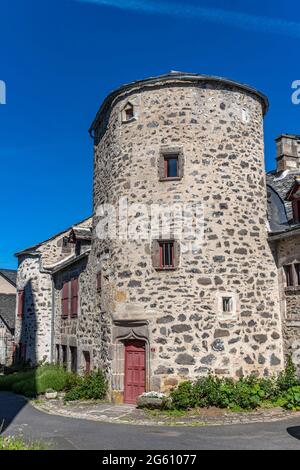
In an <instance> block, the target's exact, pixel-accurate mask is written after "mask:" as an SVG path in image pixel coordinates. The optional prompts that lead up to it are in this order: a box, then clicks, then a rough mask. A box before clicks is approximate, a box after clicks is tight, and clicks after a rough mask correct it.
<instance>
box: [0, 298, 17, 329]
mask: <svg viewBox="0 0 300 470" xmlns="http://www.w3.org/2000/svg"><path fill="white" fill-rule="evenodd" d="M15 315H16V296H15V295H14V294H0V317H1V318H2V320H3V321H4V323H5V324H6V325H7V327H8V328H9V330H10V331H11V332H12V331H13V330H14V328H15Z"/></svg>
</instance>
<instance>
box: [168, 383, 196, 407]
mask: <svg viewBox="0 0 300 470" xmlns="http://www.w3.org/2000/svg"><path fill="white" fill-rule="evenodd" d="M193 391H194V386H193V384H192V382H181V383H180V384H179V385H178V387H177V388H175V390H173V392H172V393H171V398H172V408H174V409H176V410H186V409H187V408H193V407H194V406H195V402H194V393H193Z"/></svg>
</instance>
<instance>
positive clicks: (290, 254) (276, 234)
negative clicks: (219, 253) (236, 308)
mask: <svg viewBox="0 0 300 470" xmlns="http://www.w3.org/2000/svg"><path fill="white" fill-rule="evenodd" d="M276 142H277V156H276V160H277V168H276V170H275V171H272V172H270V173H268V174H267V191H268V206H269V211H268V212H269V222H270V231H271V233H270V243H271V247H272V249H273V252H274V258H275V261H276V264H277V267H278V272H279V294H280V302H281V314H282V321H283V331H282V341H283V345H284V350H285V353H286V354H291V355H292V357H293V358H294V362H295V363H296V364H297V366H298V370H299V372H300V362H299V359H300V354H299V352H300V350H299V348H300V136H299V135H290V134H283V135H281V136H279V137H278V138H277V139H276Z"/></svg>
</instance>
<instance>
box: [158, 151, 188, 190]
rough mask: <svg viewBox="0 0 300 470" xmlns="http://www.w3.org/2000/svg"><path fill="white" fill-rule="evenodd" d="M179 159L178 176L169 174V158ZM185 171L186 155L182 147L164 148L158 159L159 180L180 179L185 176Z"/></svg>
mask: <svg viewBox="0 0 300 470" xmlns="http://www.w3.org/2000/svg"><path fill="white" fill-rule="evenodd" d="M175 158H176V159H177V176H168V174H167V162H168V160H169V159H175ZM183 172H184V157H183V151H182V148H179V147H169V148H162V149H161V150H160V154H159V161H158V176H159V181H162V182H163V181H180V180H181V179H182V178H183Z"/></svg>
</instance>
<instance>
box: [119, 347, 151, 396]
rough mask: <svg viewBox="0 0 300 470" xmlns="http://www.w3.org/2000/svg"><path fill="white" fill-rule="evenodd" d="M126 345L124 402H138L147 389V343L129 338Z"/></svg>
mask: <svg viewBox="0 0 300 470" xmlns="http://www.w3.org/2000/svg"><path fill="white" fill-rule="evenodd" d="M124 346H125V376H124V402H125V403H136V399H137V397H138V396H139V395H141V394H142V393H143V392H145V390H146V354H145V352H146V343H145V341H142V340H137V339H129V340H126V341H125V342H124Z"/></svg>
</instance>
